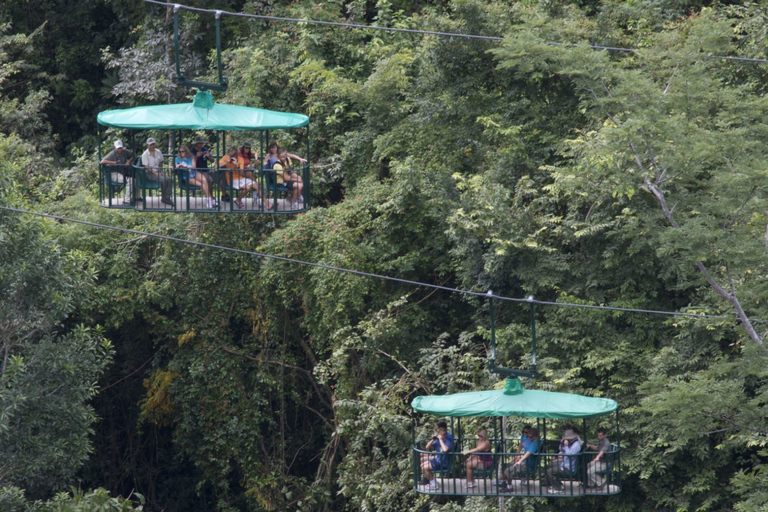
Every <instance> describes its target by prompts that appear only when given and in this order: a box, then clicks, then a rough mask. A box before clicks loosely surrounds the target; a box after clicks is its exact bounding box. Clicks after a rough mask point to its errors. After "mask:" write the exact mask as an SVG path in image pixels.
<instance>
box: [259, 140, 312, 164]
mask: <svg viewBox="0 0 768 512" xmlns="http://www.w3.org/2000/svg"><path fill="white" fill-rule="evenodd" d="M288 158H292V159H293V160H298V161H299V162H301V163H303V164H304V163H307V161H306V159H304V158H301V157H300V156H297V155H294V154H291V153H288ZM278 160H280V146H279V145H278V144H277V141H272V142H270V143H269V146H267V154H266V155H264V168H265V169H272V166H273V165H274V164H275V162H277V161H278Z"/></svg>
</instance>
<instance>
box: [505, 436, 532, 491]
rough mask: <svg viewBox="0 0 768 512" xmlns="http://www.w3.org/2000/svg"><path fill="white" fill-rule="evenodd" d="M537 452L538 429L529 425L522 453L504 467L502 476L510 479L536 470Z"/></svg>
mask: <svg viewBox="0 0 768 512" xmlns="http://www.w3.org/2000/svg"><path fill="white" fill-rule="evenodd" d="M537 453H539V431H538V430H536V429H535V428H533V427H531V428H529V429H528V443H527V444H526V445H524V446H523V453H522V454H521V455H520V456H519V457H517V458H516V460H515V462H514V463H512V464H509V465H508V466H507V467H506V468H505V469H504V476H505V477H506V478H507V480H511V479H512V478H514V477H516V476H521V475H522V476H527V475H529V474H531V473H534V472H535V471H536V462H537V457H536V454H537Z"/></svg>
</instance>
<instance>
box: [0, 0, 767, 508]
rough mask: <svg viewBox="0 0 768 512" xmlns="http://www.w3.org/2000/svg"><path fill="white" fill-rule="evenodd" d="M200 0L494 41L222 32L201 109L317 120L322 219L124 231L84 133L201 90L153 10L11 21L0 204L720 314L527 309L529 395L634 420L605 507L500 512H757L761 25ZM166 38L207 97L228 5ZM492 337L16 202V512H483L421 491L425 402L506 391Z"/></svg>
mask: <svg viewBox="0 0 768 512" xmlns="http://www.w3.org/2000/svg"><path fill="white" fill-rule="evenodd" d="M187 5H190V6H195V7H201V8H205V9H220V10H225V11H229V12H241V13H248V14H265V15H274V16H285V17H291V18H306V19H313V20H325V21H336V22H350V23H357V24H374V25H379V26H387V27H399V28H411V29H423V30H430V31H441V32H458V33H465V34H477V35H485V36H494V37H501V38H503V41H493V40H477V39H463V38H451V37H438V36H435V35H425V34H403V33H392V32H383V31H366V30H356V29H349V28H338V27H328V26H319V25H310V24H301V23H287V22H277V21H267V20H256V19H249V18H242V17H234V16H224V17H223V18H222V43H223V63H224V68H225V69H224V73H225V74H226V75H227V76H228V79H229V90H228V91H227V92H226V93H215V96H216V100H217V101H218V102H221V103H231V104H239V105H246V106H252V107H261V108H268V109H272V110H281V111H288V112H300V113H304V114H307V115H309V116H310V118H311V123H312V124H311V126H312V148H313V149H312V154H311V155H310V161H311V163H312V193H313V196H312V204H313V209H312V210H311V211H310V212H308V213H306V214H302V215H298V216H270V215H198V214H177V215H174V214H164V213H163V214H160V213H157V214H153V213H139V212H133V211H113V210H108V209H105V208H102V207H100V206H99V204H98V197H97V196H98V194H97V192H98V172H99V171H98V165H97V161H98V160H97V144H98V138H97V132H98V128H97V125H96V114H97V113H98V112H99V111H101V110H106V109H111V108H123V107H130V106H137V105H150V104H164V103H178V102H184V101H189V99H190V98H191V97H192V95H193V94H194V91H192V90H188V89H184V88H179V87H178V86H177V84H176V82H175V80H176V78H175V71H174V68H173V59H174V53H173V22H172V16H171V12H170V10H169V9H168V8H166V7H165V6H158V5H151V4H148V3H143V2H139V1H137V0H100V1H93V0H74V1H69V2H65V1H63V0H45V1H44V0H30V1H24V2H22V1H20V0H10V1H6V2H2V4H0V155H2V157H1V158H0V206H3V207H6V208H14V209H23V210H31V211H35V212H40V213H47V214H53V215H61V216H66V217H70V218H73V219H79V220H86V221H90V222H97V223H101V224H108V225H113V226H119V227H123V228H129V229H135V230H140V231H144V232H151V233H157V234H162V235H167V236H173V237H178V238H184V239H189V240H195V241H201V242H206V243H210V244H216V245H223V246H227V247H233V248H238V249H245V250H255V251H259V252H265V253H269V254H274V255H279V256H286V257H290V258H296V259H300V260H306V261H311V262H316V263H321V264H324V265H333V266H339V267H346V268H351V269H355V270H360V271H365V272H372V273H377V274H384V275H389V276H396V277H400V278H404V279H409V280H414V281H419V282H425V283H431V284H437V285H441V286H447V287H455V288H462V289H468V290H474V291H477V292H486V291H487V290H493V292H494V293H495V294H497V295H503V296H508V297H521V298H522V297H526V296H529V295H533V296H534V297H536V298H537V299H540V300H546V301H553V302H564V303H577V304H591V305H609V306H617V307H625V308H640V309H647V310H661V311H672V312H686V313H697V314H702V315H708V317H683V316H669V315H653V314H640V313H627V312H619V311H600V310H594V309H575V308H566V307H556V306H541V307H539V308H537V337H538V353H539V360H538V370H539V377H538V378H537V379H536V380H535V381H530V380H528V381H525V382H524V385H525V387H526V388H538V389H546V390H555V391H563V392H573V393H580V394H585V395H590V396H599V397H608V398H612V399H615V400H616V401H618V402H619V404H620V405H621V407H622V418H623V420H622V425H621V427H622V463H623V471H624V482H623V490H622V493H621V494H620V495H619V496H615V497H611V498H583V499H578V500H546V499H538V498H529V499H509V500H507V504H506V508H507V510H510V511H523V510H525V511H533V510H535V511H550V510H570V511H580V510H583V511H587V510H608V511H615V512H620V511H634V510H668V511H725V510H738V511H740V512H747V511H759V510H765V509H766V507H768V462H766V460H767V459H766V455H768V453H767V452H766V442H767V441H768V424H767V422H766V401H768V380H767V378H768V367H766V362H767V361H768V353H767V352H766V350H767V349H766V346H765V335H766V332H768V331H767V328H766V321H768V279H766V277H767V276H768V251H767V248H766V242H767V239H766V227H767V225H768V218H767V217H766V211H768V203H767V202H766V201H767V199H768V197H766V186H767V185H768V144H766V141H768V125H766V124H765V120H766V119H768V99H766V96H765V94H766V87H767V86H768V76H767V75H768V63H762V62H750V61H744V60H733V59H724V58H722V57H749V58H755V59H767V58H768V36H767V34H766V30H765V27H766V26H767V23H766V22H768V4H765V3H764V2H758V3H746V2H745V3H737V2H725V3H722V4H720V3H711V2H697V1H685V0H683V1H670V0H654V1H651V2H640V1H635V0H627V1H620V0H606V1H600V2H598V1H583V2H573V3H572V2H568V1H561V0H552V1H545V0H542V1H539V2H537V1H522V2H505V1H479V0H453V1H448V2H442V1H436V2H433V1H426V2H420V1H410V0H381V1H379V2H366V1H362V0H353V1H350V2H349V3H343V2H337V1H333V0H332V1H325V2H322V3H313V2H306V1H296V2H271V1H268V0H266V1H235V2H225V1H221V0H194V1H192V0H191V1H190V2H189V3H187ZM181 20H182V22H181V34H182V35H181V48H180V52H181V58H182V61H183V62H184V66H185V69H186V71H187V74H188V75H192V76H197V77H200V78H205V79H207V80H208V81H215V78H216V76H215V70H216V63H215V52H214V51H213V49H214V48H215V31H214V17H213V15H209V14H202V13H193V12H189V11H185V12H183V15H182V17H181ZM553 43H556V44H553ZM592 45H599V46H610V47H620V48H628V49H633V50H634V51H632V52H609V51H600V50H596V49H593V48H591V47H590V46H592ZM101 135H102V141H103V144H104V146H103V147H102V155H103V154H104V153H105V151H106V150H107V149H108V147H109V145H110V144H111V141H112V140H114V139H115V138H125V137H126V136H127V135H128V134H126V133H122V132H119V131H115V130H106V131H103V132H102V134H101ZM141 140H143V139H141ZM280 142H281V145H284V146H287V147H288V148H289V150H294V149H296V148H294V147H292V142H293V141H292V140H290V139H288V138H284V139H283V140H281V141H280ZM132 149H134V150H137V149H139V150H141V149H143V148H132ZM497 315H498V316H497V319H496V326H497V338H498V346H499V359H498V360H497V363H498V364H500V365H501V366H507V367H514V368H525V367H527V366H528V365H530V362H531V360H530V359H531V357H530V331H529V323H528V309H527V306H526V305H519V304H514V303H505V304H501V305H499V306H498V307H497ZM489 342H490V332H489V311H488V304H487V302H485V301H482V300H478V299H476V298H472V297H468V296H462V295H459V294H451V293H447V292H443V291H436V290H434V289H429V288H419V287H414V286H407V285H405V284H396V283H393V282H387V281H382V280H375V279H369V278H362V277H358V276H354V275H349V274H341V273H336V272H332V271H328V270H325V269H321V268H310V267H305V266H298V265H295V264H289V263H287V262H281V261H274V260H266V259H259V258H256V257H251V256H246V255H242V254H232V253H226V252H222V251H217V250H213V249H204V248H200V247H196V246H191V245H185V244H178V243H171V242H168V241H163V240H158V239H153V238H150V237H144V236H137V235H135V234H128V233H121V232H118V231H110V230H103V229H97V228H94V227H89V226H86V225H81V224H75V223H69V222H59V221H53V220H50V219H44V218H40V217H35V216H31V215H28V214H22V213H17V212H13V211H9V210H7V209H6V210H1V211H0V343H1V344H2V345H1V346H2V366H1V367H0V488H2V490H1V491H0V510H3V511H26V510H34V511H40V510H46V511H47V510H96V507H98V506H105V507H107V506H108V507H112V508H110V510H125V511H129V510H135V509H136V507H138V506H139V503H140V501H141V499H142V498H140V497H138V496H136V495H135V494H132V493H139V494H141V495H142V497H143V499H144V500H145V502H144V510H149V511H160V510H165V511H168V512H176V511H190V510H196V511H198V510H199V511H221V512H232V511H267V510H306V511H310V510H312V511H317V510H324V511H329V512H330V511H344V510H370V511H403V510H421V511H457V510H470V511H476V512H482V511H491V510H498V503H497V502H495V501H493V500H485V499H481V498H467V499H463V498H462V499H458V500H445V499H443V500H434V499H429V498H428V497H425V496H422V495H419V494H417V493H415V492H414V491H413V488H412V479H411V478H412V474H411V472H410V467H411V461H410V442H411V432H410V429H411V420H412V413H411V409H410V406H409V404H410V401H411V400H412V398H413V397H414V396H416V395H419V394H445V393H453V392H460V391H469V390H478V389H490V388H493V387H494V386H497V387H498V386H499V385H500V384H501V383H500V382H499V378H498V376H494V375H491V374H490V373H489V372H488V371H487V354H488V349H489ZM417 419H418V422H419V426H418V428H419V429H420V432H421V433H422V434H423V433H424V432H426V431H427V429H429V428H430V425H432V424H434V421H435V420H436V418H429V417H419V418H417ZM478 423H479V422H478ZM80 489H82V490H80ZM92 489H95V491H92ZM107 491H108V492H109V494H107ZM56 507H59V508H56ZM62 507H71V508H62ZM77 507H79V508H77ZM100 510H101V509H100Z"/></svg>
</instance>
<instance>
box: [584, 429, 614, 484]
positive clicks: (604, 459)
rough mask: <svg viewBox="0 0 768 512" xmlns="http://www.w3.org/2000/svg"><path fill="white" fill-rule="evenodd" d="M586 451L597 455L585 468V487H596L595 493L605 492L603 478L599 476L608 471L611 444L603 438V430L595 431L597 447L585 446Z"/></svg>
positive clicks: (592, 445)
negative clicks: (592, 451)
mask: <svg viewBox="0 0 768 512" xmlns="http://www.w3.org/2000/svg"><path fill="white" fill-rule="evenodd" d="M586 447H587V449H588V450H595V451H596V452H597V455H595V458H594V459H592V461H591V462H590V463H589V465H588V466H587V487H593V488H594V487H596V488H597V489H594V490H595V491H598V492H602V491H604V490H605V484H606V481H605V476H603V475H601V474H599V473H604V472H606V471H608V467H609V465H610V463H611V458H612V457H613V455H611V454H610V453H608V452H610V451H611V442H610V441H609V440H608V438H607V437H605V429H604V428H602V427H600V428H599V429H597V445H594V444H588V445H586Z"/></svg>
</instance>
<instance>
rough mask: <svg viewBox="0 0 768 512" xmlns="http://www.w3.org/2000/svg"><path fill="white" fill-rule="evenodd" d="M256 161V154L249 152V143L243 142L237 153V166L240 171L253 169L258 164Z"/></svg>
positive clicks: (257, 156) (257, 157)
mask: <svg viewBox="0 0 768 512" xmlns="http://www.w3.org/2000/svg"><path fill="white" fill-rule="evenodd" d="M258 159H259V155H258V153H254V152H252V151H251V143H250V142H243V145H242V146H241V147H240V151H238V152H237V161H238V166H239V167H240V168H241V169H253V166H254V164H258V162H257V160H258Z"/></svg>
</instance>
